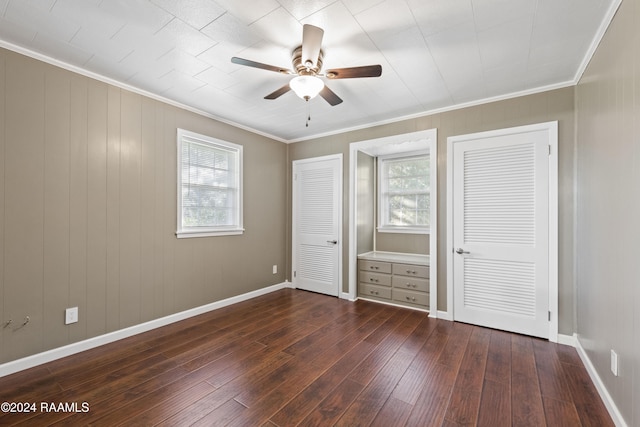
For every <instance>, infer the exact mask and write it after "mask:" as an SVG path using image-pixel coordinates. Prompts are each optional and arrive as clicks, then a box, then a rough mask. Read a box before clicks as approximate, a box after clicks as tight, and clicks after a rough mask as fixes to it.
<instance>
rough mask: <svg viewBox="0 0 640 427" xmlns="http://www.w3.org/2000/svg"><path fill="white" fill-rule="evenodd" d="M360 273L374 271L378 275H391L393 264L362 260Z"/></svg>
mask: <svg viewBox="0 0 640 427" xmlns="http://www.w3.org/2000/svg"><path fill="white" fill-rule="evenodd" d="M360 271H374V272H376V273H388V274H391V263H390V262H381V261H367V260H360Z"/></svg>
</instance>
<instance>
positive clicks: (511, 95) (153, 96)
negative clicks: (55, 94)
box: [0, 0, 622, 144]
mask: <svg viewBox="0 0 640 427" xmlns="http://www.w3.org/2000/svg"><path fill="white" fill-rule="evenodd" d="M616 1H617V4H616V5H615V7H613V6H612V8H611V10H610V11H609V13H610V14H611V19H613V15H615V11H616V10H617V7H618V6H619V5H620V3H621V1H622V0H616ZM607 17H608V16H607ZM604 22H606V23H607V25H609V23H610V19H609V20H608V21H607V20H606V19H605V21H603V26H602V28H601V32H602V35H604V31H606V28H607V25H604ZM601 38H602V36H600V37H599V38H598V37H596V38H595V39H594V41H593V44H592V47H593V49H594V50H595V47H597V45H598V43H599V42H600V39H601ZM0 47H3V48H5V49H8V50H11V51H13V52H16V53H19V54H21V55H25V56H28V57H30V58H33V59H36V60H38V61H42V62H45V63H47V64H51V65H54V66H56V67H60V68H62V69H65V70H68V71H71V72H73V73H76V74H79V75H82V76H85V77H89V78H91V79H94V80H97V81H100V82H103V83H107V84H109V85H111V86H115V87H118V88H120V89H124V90H128V91H129V92H132V93H136V94H138V95H142V96H146V97H148V98H151V99H154V100H156V101H160V102H163V103H165V104H168V105H172V106H174V107H178V108H181V109H183V110H186V111H191V112H192V113H195V114H198V115H201V116H203V117H207V118H210V119H213V120H216V121H218V122H220V123H225V124H227V125H230V126H234V127H236V128H238V129H242V130H245V131H248V132H251V133H254V134H256V135H261V136H264V137H266V138H270V139H273V140H275V141H279V142H282V143H285V144H292V143H296V142H301V141H308V140H312V139H317V138H323V137H326V136H332V135H338V134H342V133H347V132H353V131H357V130H361V129H368V128H371V127H375V126H382V125H387V124H392V123H397V122H401V121H405V120H412V119H418V118H421V117H426V116H431V115H434V114H439V113H445V112H447V111H455V110H459V109H462V108H467V107H474V106H477V105H483V104H488V103H491V102H497V101H504V100H507V99H513V98H519V97H521V96H527V95H534V94H537V93H542V92H547V91H550V90H555V89H562V88H566V87H571V86H575V85H576V84H577V83H578V81H579V78H580V77H582V73H583V72H584V69H582V70H579V74H576V76H575V77H574V80H568V81H564V82H560V83H556V84H551V85H547V86H540V87H537V88H533V89H527V90H523V91H519V92H513V93H508V94H505V95H499V96H494V97H491V98H484V99H480V100H477V101H471V102H464V103H460V104H454V105H450V106H446V107H442V108H434V109H432V110H427V111H421V112H419V113H414V114H408V115H405V116H400V117H394V118H391V119H386V120H378V121H376V122H369V123H367V124H365V125H358V126H351V127H345V128H341V129H336V130H333V131H328V132H324V133H317V134H313V135H307V136H303V137H300V138H294V139H286V138H283V137H280V136H276V135H273V134H270V133H267V132H263V131H261V130H258V129H255V128H252V127H249V126H247V125H243V124H240V123H238V122H234V121H232V120H229V119H224V118H222V117H220V116H216V115H214V114H211V113H208V112H206V111H203V110H200V109H198V108H194V107H191V106H189V105H186V104H183V103H181V102H178V101H174V100H172V99H169V98H165V97H163V96H160V95H157V94H154V93H151V92H148V91H146V90H144V89H140V88H138V87H135V86H132V85H130V84H127V83H123V82H120V81H117V80H114V79H112V78H109V77H106V76H103V75H101V74H98V73H94V72H92V71H89V70H85V69H83V68H80V67H78V66H75V65H71V64H68V63H66V62H63V61H60V60H58V59H55V58H51V57H50V56H46V55H43V54H41V53H38V52H34V51H32V50H29V49H26V48H24V47H21V46H18V45H15V44H13V43H9V42H6V41H4V40H0ZM592 55H593V52H591V50H590V51H589V53H588V54H587V56H585V59H584V67H585V69H586V65H587V64H588V63H589V61H591V56H592Z"/></svg>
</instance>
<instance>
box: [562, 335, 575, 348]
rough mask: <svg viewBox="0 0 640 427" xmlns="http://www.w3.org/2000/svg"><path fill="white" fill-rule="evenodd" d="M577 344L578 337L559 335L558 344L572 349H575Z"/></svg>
mask: <svg viewBox="0 0 640 427" xmlns="http://www.w3.org/2000/svg"><path fill="white" fill-rule="evenodd" d="M576 342H577V335H576V334H573V335H563V334H558V344H563V345H568V346H570V347H575V346H576Z"/></svg>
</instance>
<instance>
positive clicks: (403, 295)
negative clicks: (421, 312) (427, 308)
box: [391, 288, 429, 305]
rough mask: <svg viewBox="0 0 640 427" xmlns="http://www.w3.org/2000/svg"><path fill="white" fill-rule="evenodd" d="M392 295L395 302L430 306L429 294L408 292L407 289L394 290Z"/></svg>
mask: <svg viewBox="0 0 640 427" xmlns="http://www.w3.org/2000/svg"><path fill="white" fill-rule="evenodd" d="M391 295H392V296H393V300H394V301H395V302H401V303H410V304H417V305H429V294H428V293H427V292H416V291H407V290H405V289H395V288H393V289H392V292H391Z"/></svg>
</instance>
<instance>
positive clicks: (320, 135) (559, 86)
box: [284, 58, 591, 144]
mask: <svg viewBox="0 0 640 427" xmlns="http://www.w3.org/2000/svg"><path fill="white" fill-rule="evenodd" d="M589 60H591V58H589ZM588 62H589V61H587V63H588ZM577 83H578V82H577V81H573V80H567V81H564V82H560V83H556V84H551V85H547V86H540V87H537V88H533V89H527V90H522V91H520V92H513V93H508V94H505V95H499V96H494V97H491V98H483V99H479V100H477V101H470V102H463V103H461V104H454V105H449V106H446V107H442V108H434V109H432V110H427V111H421V112H419V113H415V114H408V115H406V116H401V117H394V118H391V119H386V120H379V121H377V122H369V123H367V124H365V125H360V126H353V127H347V128H342V129H336V130H333V131H329V132H324V133H318V134H314V135H308V136H304V137H301V138H297V139H289V140H285V141H284V142H285V143H287V144H292V143H296V142H302V141H308V140H312V139H318V138H324V137H327V136H332V135H340V134H343V133H347V132H353V131H357V130H363V129H370V128H373V127H376V126H383V125H388V124H392V123H398V122H402V121H405V120H414V119H419V118H421V117H427V116H432V115H434V114H441V113H446V112H448V111H456V110H461V109H463V108H469V107H475V106H478V105H484V104H489V103H492V102H498V101H505V100H507V99H513V98H519V97H521V96H528V95H535V94H537V93H543V92H548V91H551V90H556V89H564V88H566V87H572V86H575V85H576V84H577Z"/></svg>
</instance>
